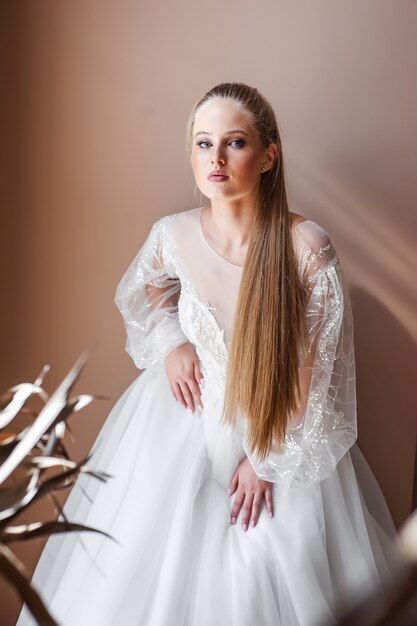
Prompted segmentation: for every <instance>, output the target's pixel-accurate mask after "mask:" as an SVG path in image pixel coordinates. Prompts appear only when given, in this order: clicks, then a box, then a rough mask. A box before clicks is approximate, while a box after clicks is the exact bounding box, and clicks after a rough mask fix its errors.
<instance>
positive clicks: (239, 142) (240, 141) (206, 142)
mask: <svg viewBox="0 0 417 626" xmlns="http://www.w3.org/2000/svg"><path fill="white" fill-rule="evenodd" d="M204 143H205V144H209V143H210V142H209V141H204V140H202V141H198V142H197V146H200V147H203V146H202V144H204ZM230 143H231V144H232V143H237V144H239V145H238V146H236V147H237V148H242V147H243V146H244V145H245V141H244V140H243V139H232V141H231V142H230ZM204 149H205V148H204Z"/></svg>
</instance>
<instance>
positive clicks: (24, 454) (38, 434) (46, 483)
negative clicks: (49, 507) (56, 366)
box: [0, 353, 118, 626]
mask: <svg viewBox="0 0 417 626" xmlns="http://www.w3.org/2000/svg"><path fill="white" fill-rule="evenodd" d="M87 358H88V353H83V354H82V355H81V356H80V357H79V359H78V360H77V361H76V363H75V365H74V366H73V368H72V369H71V370H70V372H69V373H68V374H67V376H66V377H65V378H64V380H63V381H62V382H61V384H60V385H59V386H58V388H57V389H56V390H55V391H54V393H53V394H52V395H51V396H49V395H48V394H47V393H46V391H45V390H44V389H43V388H42V387H41V385H42V383H43V379H44V376H45V374H46V373H47V372H48V371H49V365H45V366H44V367H43V369H42V372H41V373H40V375H39V376H38V377H37V379H36V380H35V382H34V383H21V384H19V385H16V386H14V387H11V388H10V389H8V391H7V392H6V393H5V394H3V395H2V396H1V397H0V574H2V575H3V576H4V577H5V578H6V580H7V581H8V582H9V583H10V584H11V585H12V586H13V587H14V588H15V589H16V591H17V592H18V593H19V594H20V596H21V598H22V600H23V601H24V602H25V603H26V604H27V606H28V608H29V610H30V611H31V613H32V614H33V616H34V617H35V619H36V620H37V621H38V623H39V624H40V625H41V626H44V625H45V626H57V622H56V621H55V620H54V619H53V617H52V616H51V614H50V613H49V611H48V609H47V608H46V606H45V604H44V602H43V601H42V598H41V596H40V595H39V593H38V592H37V590H36V589H35V588H34V587H33V586H32V585H31V576H30V574H29V571H28V570H27V569H26V567H25V566H24V564H23V563H22V562H21V561H20V560H19V559H18V558H17V556H16V555H15V554H14V552H13V551H12V550H11V549H10V547H9V544H10V543H12V542H16V541H25V540H27V539H32V538H34V537H40V536H42V535H50V534H53V533H62V532H71V531H80V530H90V531H94V532H98V533H101V534H103V535H105V536H106V537H109V538H110V539H113V540H114V541H116V543H118V542H117V540H116V539H115V538H114V537H112V536H111V535H109V534H108V533H106V532H104V531H101V530H99V529H97V528H92V527H90V526H85V525H83V524H77V523H73V522H70V521H68V519H67V518H66V516H65V514H64V512H63V510H62V508H61V506H60V503H59V501H58V499H57V498H56V497H55V495H54V491H56V490H58V489H63V488H68V487H71V486H72V485H73V484H74V483H75V481H76V479H77V476H78V474H79V473H80V472H84V473H86V474H89V475H91V476H94V477H95V478H98V479H99V480H101V481H103V482H106V481H107V479H108V478H111V477H112V476H111V475H110V474H107V473H106V472H102V471H97V470H92V469H90V468H88V467H86V465H85V464H86V463H87V461H88V460H89V458H90V456H91V453H90V454H89V455H87V456H86V457H85V458H84V459H82V460H81V461H79V462H76V461H73V460H71V459H70V458H69V455H68V453H67V451H66V449H65V447H64V444H63V442H62V439H63V437H64V434H65V431H66V429H67V428H68V431H69V432H70V434H71V430H70V428H69V426H68V424H67V419H68V418H69V416H70V415H71V414H72V413H73V412H77V411H79V410H80V409H82V408H84V407H85V406H87V405H88V404H90V402H91V401H92V400H93V399H95V398H100V399H102V398H105V396H92V395H86V394H83V395H78V396H74V397H72V398H70V397H69V394H70V392H71V390H72V387H73V386H74V384H75V382H76V381H77V379H78V377H79V375H80V373H81V370H82V369H83V367H84V364H85V362H86V360H87ZM32 396H38V397H39V398H40V399H41V400H42V401H43V402H44V405H43V407H42V409H41V410H40V411H39V412H36V411H35V410H33V409H31V408H29V407H28V406H27V404H28V401H29V399H30V398H31V397H32ZM106 399H108V398H106ZM22 413H27V414H31V415H33V416H34V419H33V422H32V423H31V424H30V426H28V427H26V428H24V429H23V430H21V431H20V432H11V431H10V430H9V431H8V432H6V431H5V428H6V427H7V428H10V424H11V423H12V422H13V421H14V420H15V418H16V417H17V416H18V415H19V414H22ZM50 468H61V469H60V470H59V472H58V473H56V474H55V475H53V476H51V477H50V478H44V475H45V472H46V470H47V469H50ZM19 470H20V471H22V470H23V477H22V476H19V477H18V476H17V474H18V471H19ZM7 483H9V484H7ZM44 496H48V497H50V498H51V499H52V501H53V503H54V505H55V507H56V508H57V510H58V512H59V513H60V516H61V517H62V521H58V520H52V521H48V522H32V523H29V524H21V525H11V522H12V521H13V520H14V518H15V517H16V516H17V515H19V514H20V513H21V512H22V511H24V510H25V509H27V508H28V507H30V506H31V505H32V504H33V503H34V502H36V501H37V500H39V498H42V497H44Z"/></svg>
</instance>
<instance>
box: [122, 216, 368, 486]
mask: <svg viewBox="0 0 417 626" xmlns="http://www.w3.org/2000/svg"><path fill="white" fill-rule="evenodd" d="M200 214H201V208H199V207H198V208H194V209H190V210H186V211H182V212H179V213H174V214H171V215H167V216H165V217H162V218H160V219H159V220H157V221H156V222H155V223H154V225H153V226H152V229H151V231H150V233H149V235H148V237H147V239H146V241H145V243H144V244H143V245H142V247H141V248H140V250H139V251H138V253H137V255H136V257H135V258H134V259H133V261H132V263H131V264H130V266H129V267H128V269H127V271H126V272H125V274H124V276H123V278H122V279H121V281H120V283H119V285H118V287H117V291H116V296H115V302H116V304H117V306H118V308H119V310H120V312H121V314H122V316H123V320H124V323H125V327H126V332H127V341H126V351H127V352H128V354H129V355H130V356H131V357H132V359H133V361H134V363H135V364H136V366H137V367H138V368H140V369H144V368H147V367H163V363H164V359H165V357H166V355H167V354H168V353H169V352H170V351H171V350H173V349H174V348H176V347H177V346H179V345H181V344H182V343H185V342H190V343H191V344H192V345H193V347H194V348H195V350H196V353H197V356H198V357H199V360H200V363H201V370H202V372H203V376H204V379H205V383H206V384H205V388H204V392H203V393H204V395H203V397H202V400H203V405H204V410H208V409H210V408H211V409H216V408H218V409H219V410H221V409H222V403H223V397H224V389H225V383H226V380H225V373H226V365H227V358H228V345H229V342H230V335H231V328H232V323H233V318H234V313H235V307H236V303H237V296H238V291H239V285H240V279H241V275H242V270H243V268H242V267H240V266H238V265H233V264H232V263H230V262H229V261H227V260H226V259H224V258H223V257H221V256H220V255H219V254H218V253H217V252H216V251H215V250H214V249H213V248H212V247H211V246H210V245H209V244H208V242H207V240H206V239H205V236H204V233H203V230H202V228H201V215H200ZM293 241H294V246H295V250H296V254H297V258H298V260H299V272H300V273H301V275H303V276H305V280H307V282H308V283H309V286H310V298H309V302H308V306H307V322H308V328H309V337H310V352H309V354H310V358H309V360H307V359H306V361H305V362H304V363H301V362H300V375H301V376H306V375H307V376H308V379H309V380H310V384H309V392H308V398H307V399H306V402H305V406H306V410H305V412H304V413H303V415H301V416H299V419H298V420H297V421H295V422H294V423H293V424H292V426H291V428H289V430H288V432H287V436H286V439H285V442H284V446H283V448H282V449H280V450H279V451H277V450H271V452H270V454H269V456H268V457H267V458H266V460H264V461H263V462H260V461H259V459H257V457H256V456H255V455H254V454H253V453H252V452H251V450H250V449H249V448H248V446H247V443H246V434H245V433H246V423H245V417H244V416H240V419H239V429H240V436H241V438H242V446H243V449H244V450H245V453H246V454H247V456H248V457H249V459H250V461H251V463H252V465H253V467H254V469H255V471H256V472H257V474H258V476H260V477H261V478H264V479H265V480H270V481H273V482H280V483H282V484H285V485H288V486H289V487H295V486H301V485H308V484H311V483H313V482H316V481H317V480H322V479H323V478H326V477H327V476H328V475H329V474H330V473H331V472H332V471H333V470H334V468H335V467H336V464H337V462H338V461H339V460H340V458H341V457H342V456H343V454H344V453H345V452H346V451H347V450H348V449H349V447H350V446H351V445H352V444H353V443H354V441H355V439H356V386H355V363H354V349H353V320H352V313H351V307H350V301H349V298H348V294H347V291H346V288H345V285H344V281H343V275H342V270H341V266H340V262H339V259H338V256H337V253H336V250H335V248H334V246H333V243H332V241H331V240H330V237H329V235H328V234H327V233H326V231H325V230H324V229H322V228H321V227H320V226H319V225H318V224H316V223H315V222H313V221H311V220H306V221H304V222H301V223H300V224H298V225H297V226H294V228H293Z"/></svg>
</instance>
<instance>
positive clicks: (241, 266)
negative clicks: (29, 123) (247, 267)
mask: <svg viewBox="0 0 417 626" xmlns="http://www.w3.org/2000/svg"><path fill="white" fill-rule="evenodd" d="M203 209H204V207H200V208H199V209H198V225H199V231H200V235H201V238H202V240H203V241H204V243H205V244H206V246H207V247H208V248H209V250H211V251H212V252H213V254H215V255H216V256H217V257H219V258H220V259H222V261H224V262H225V263H227V265H231V266H232V267H235V268H236V269H239V270H243V265H236V264H235V263H231V262H230V261H228V260H227V259H225V258H224V256H222V255H221V254H219V253H218V252H217V251H216V250H215V249H214V248H213V247H212V246H211V245H210V244H209V242H208V241H207V239H206V237H205V235H204V232H203V226H202V224H201V213H202V211H203Z"/></svg>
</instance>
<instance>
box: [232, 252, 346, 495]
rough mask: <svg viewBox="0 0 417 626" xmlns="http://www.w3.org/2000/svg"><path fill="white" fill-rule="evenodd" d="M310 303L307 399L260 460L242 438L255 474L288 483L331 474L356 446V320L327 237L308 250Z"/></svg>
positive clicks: (304, 367)
mask: <svg viewBox="0 0 417 626" xmlns="http://www.w3.org/2000/svg"><path fill="white" fill-rule="evenodd" d="M306 280H307V282H308V284H309V286H310V296H309V301H308V305H307V311H306V314H307V325H308V332H309V350H308V354H307V356H306V359H305V361H304V363H302V364H301V366H300V370H299V371H300V382H301V386H302V390H303V401H302V403H301V407H300V410H299V412H298V413H297V415H295V416H294V417H293V420H292V421H291V423H290V424H289V427H288V429H287V435H286V437H285V440H284V443H283V445H282V446H281V447H278V448H273V449H272V450H271V452H270V453H269V455H268V456H267V457H266V459H265V460H264V461H260V460H259V459H258V458H257V456H256V455H254V454H253V453H252V451H251V450H250V449H249V447H248V445H247V442H246V441H244V449H245V452H246V454H247V456H248V458H249V459H250V461H251V463H252V466H253V468H254V470H255V471H256V473H257V475H258V476H259V477H260V478H262V479H264V480H268V481H271V482H276V483H280V484H283V485H286V486H288V487H297V486H306V485H310V484H313V483H315V482H318V481H320V480H323V479H324V478H327V477H328V476H329V475H330V474H331V473H332V472H333V471H334V469H335V467H336V465H337V463H338V462H339V460H340V459H341V458H342V456H343V455H344V454H345V453H346V452H347V450H348V449H349V448H350V447H351V446H352V445H353V443H354V442H355V441H356V437H357V429H356V381H355V360H354V346H353V319H352V313H351V307H350V302H349V297H348V293H347V290H346V287H345V285H344V280H343V274H342V270H341V267H340V262H339V259H338V256H337V253H336V250H335V248H334V247H333V244H332V243H331V241H330V240H329V241H328V243H327V244H325V245H323V246H321V247H320V248H319V249H318V250H317V251H313V250H312V251H310V253H309V255H308V257H307V262H306Z"/></svg>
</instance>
